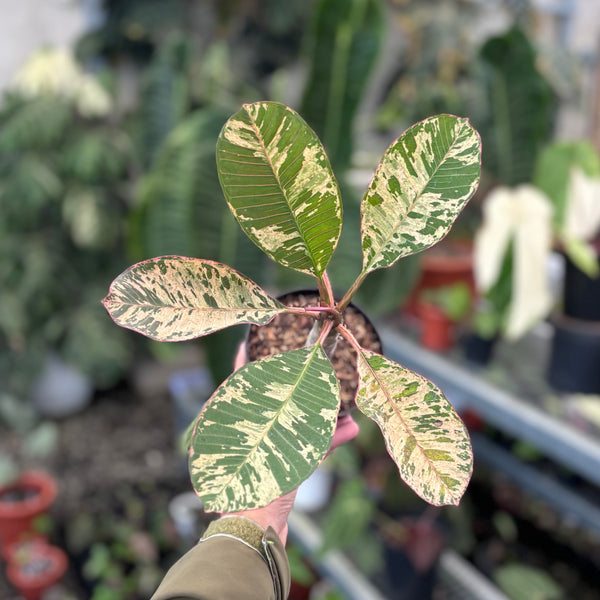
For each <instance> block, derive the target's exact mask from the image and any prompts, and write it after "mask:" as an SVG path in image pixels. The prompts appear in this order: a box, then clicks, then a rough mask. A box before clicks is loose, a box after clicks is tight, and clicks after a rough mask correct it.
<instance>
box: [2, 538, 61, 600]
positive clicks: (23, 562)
mask: <svg viewBox="0 0 600 600" xmlns="http://www.w3.org/2000/svg"><path fill="white" fill-rule="evenodd" d="M67 566H68V559H67V555H66V554H65V553H64V552H63V551H62V550H61V549H60V548H57V547H56V546H50V545H49V544H47V543H46V541H45V540H43V539H40V538H36V539H33V540H29V541H27V542H24V543H22V544H19V543H16V544H12V545H11V550H10V552H9V562H8V567H7V569H6V576H7V578H8V580H9V581H10V583H11V584H12V585H13V586H14V587H15V588H16V589H17V590H18V591H19V593H20V594H21V596H22V597H23V598H24V599H25V600H40V598H42V595H43V594H44V592H45V590H46V589H48V588H49V587H51V586H53V585H54V584H55V583H57V582H58V581H60V580H61V579H62V577H63V576H64V574H65V572H66V570H67Z"/></svg>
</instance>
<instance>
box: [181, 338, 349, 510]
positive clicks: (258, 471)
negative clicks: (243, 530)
mask: <svg viewBox="0 0 600 600" xmlns="http://www.w3.org/2000/svg"><path fill="white" fill-rule="evenodd" d="M339 401H340V396H339V386H338V382H337V378H336V376H335V371H334V370H333V367H332V366H331V363H330V362H329V360H328V359H327V356H326V355H325V352H324V351H323V349H322V348H321V346H320V345H314V346H309V347H305V348H300V349H299V350H293V351H290V352H285V353H282V354H274V355H272V356H270V357H267V358H265V359H262V360H260V361H257V362H254V363H249V364H246V365H244V366H243V367H242V368H241V369H239V370H237V371H236V372H235V373H233V374H232V375H231V376H230V377H229V378H228V379H227V380H226V381H225V382H224V383H223V384H222V385H221V386H219V388H217V390H216V392H215V393H214V394H213V396H212V398H211V399H210V401H209V402H208V404H207V405H206V407H205V409H204V410H203V412H202V413H201V414H200V417H199V419H198V422H197V424H196V428H195V430H194V433H193V435H192V444H191V447H190V460H189V464H190V474H191V477H192V483H193V485H194V488H195V489H196V492H197V494H198V495H199V496H200V498H201V499H202V501H203V502H204V504H205V506H206V508H207V509H208V510H211V511H223V512H231V511H237V510H242V509H250V508H256V507H259V506H264V505H266V504H268V503H269V502H271V501H272V500H274V499H275V498H277V497H279V496H281V495H282V494H285V493H287V492H290V491H292V490H293V489H295V488H296V487H297V486H298V485H299V484H300V483H301V482H302V481H304V480H305V479H306V478H307V477H308V476H309V475H310V474H311V473H312V472H313V471H314V469H315V468H316V467H317V465H318V464H319V463H320V461H321V460H322V458H323V456H324V455H325V453H326V452H327V450H328V449H329V446H330V445H331V440H332V439H333V432H334V429H335V424H336V417H337V412H338V409H339Z"/></svg>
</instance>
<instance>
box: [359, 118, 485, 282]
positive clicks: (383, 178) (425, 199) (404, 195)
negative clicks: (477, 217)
mask: <svg viewBox="0 0 600 600" xmlns="http://www.w3.org/2000/svg"><path fill="white" fill-rule="evenodd" d="M480 148H481V144H480V140H479V135H478V134H477V132H476V131H475V130H474V129H473V128H472V127H471V125H470V124H469V122H468V120H467V119H463V118H459V117H454V116H452V115H438V116H435V117H431V118H429V119H425V120H424V121H421V122H420V123H417V124H416V125H413V126H412V127H411V128H410V129H408V130H407V131H406V132H404V134H403V135H401V136H400V137H399V138H398V139H397V140H396V141H395V142H394V143H393V144H392V145H391V146H390V147H389V148H388V149H387V150H386V152H385V154H384V155H383V159H382V161H381V164H380V165H379V167H378V168H377V170H376V171H375V174H374V176H373V179H372V180H371V183H370V185H369V188H368V190H367V192H366V194H365V196H364V198H363V201H362V222H361V232H362V248H363V273H364V274H366V273H369V272H371V271H374V270H375V269H379V268H382V267H389V266H390V265H391V264H393V263H394V262H395V261H396V260H397V259H398V258H400V257H402V256H408V255H410V254H414V253H415V252H419V251H421V250H424V249H425V248H429V246H431V245H433V244H435V243H436V242H438V241H440V240H441V239H442V238H443V237H444V236H445V235H446V234H447V233H448V231H449V230H450V228H451V227H452V224H453V223H454V221H455V219H456V217H457V216H458V215H459V213H460V211H461V210H462V209H463V208H464V206H465V204H466V203H467V201H468V200H469V198H471V196H472V195H473V193H474V192H475V190H476V189H477V185H478V183H479V171H480Z"/></svg>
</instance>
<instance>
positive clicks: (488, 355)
mask: <svg viewBox="0 0 600 600" xmlns="http://www.w3.org/2000/svg"><path fill="white" fill-rule="evenodd" d="M497 341H498V337H497V336H494V337H491V338H484V337H481V336H480V335H477V334H476V333H470V334H467V335H465V336H464V337H463V338H462V339H461V345H462V348H463V354H464V357H465V359H466V360H468V361H469V362H470V363H471V364H473V365H478V366H481V367H484V366H486V365H487V364H489V362H490V360H491V359H492V355H493V353H494V348H495V347H496V342H497Z"/></svg>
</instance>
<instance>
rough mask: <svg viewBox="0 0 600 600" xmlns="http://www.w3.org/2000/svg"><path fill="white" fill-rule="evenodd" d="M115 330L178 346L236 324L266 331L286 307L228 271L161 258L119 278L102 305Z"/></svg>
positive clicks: (198, 262) (193, 260) (199, 261)
mask: <svg viewBox="0 0 600 600" xmlns="http://www.w3.org/2000/svg"><path fill="white" fill-rule="evenodd" d="M102 302H103V304H104V306H105V307H106V309H107V310H108V312H109V313H110V315H111V316H112V318H113V319H114V320H115V322H116V323H117V324H118V325H121V326H122V327H127V328H128V329H133V330H134V331H138V332H139V333H143V334H144V335H146V336H148V337H150V338H152V339H154V340H159V341H166V342H179V341H183V340H189V339H193V338H197V337H200V336H202V335H207V334H209V333H212V332H213V331H217V330H219V329H223V328H224V327H229V326H230V325H237V324H240V323H255V324H257V325H265V324H266V323H268V322H269V321H270V320H271V319H272V318H273V317H274V316H275V315H276V314H278V313H279V312H282V311H285V307H284V306H283V305H282V304H280V303H279V302H277V300H275V299H274V298H271V297H270V296H269V295H268V294H267V293H266V292H265V291H263V290H262V289H261V288H260V287H259V286H258V285H256V284H255V283H254V282H253V281H251V280H250V279H248V278H247V277H245V276H244V275H242V274H241V273H238V272H237V271H235V270H234V269H232V268H231V267H228V266H227V265H222V264H220V263H216V262H213V261H210V260H202V259H198V258H185V257H182V256H161V257H159V258H154V259H151V260H147V261H144V262H141V263H138V264H136V265H133V266H132V267H129V268H128V269H127V270H126V271H124V272H123V273H121V275H119V276H118V277H117V278H116V279H115V280H114V281H113V283H112V285H111V286H110V293H109V294H108V296H107V297H106V298H105V299H104V300H103V301H102Z"/></svg>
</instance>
